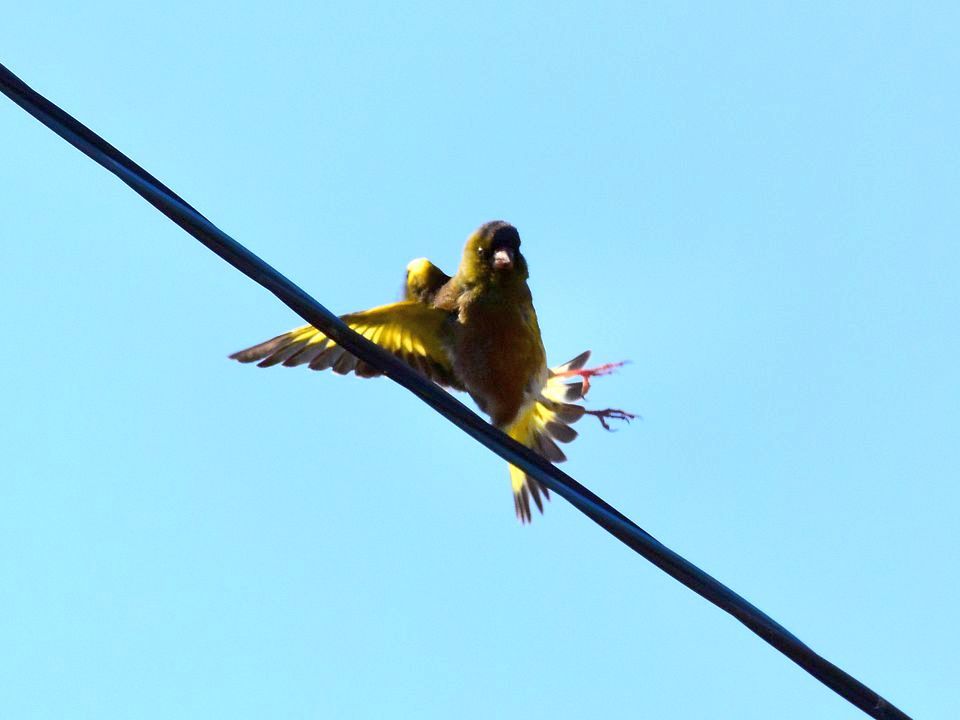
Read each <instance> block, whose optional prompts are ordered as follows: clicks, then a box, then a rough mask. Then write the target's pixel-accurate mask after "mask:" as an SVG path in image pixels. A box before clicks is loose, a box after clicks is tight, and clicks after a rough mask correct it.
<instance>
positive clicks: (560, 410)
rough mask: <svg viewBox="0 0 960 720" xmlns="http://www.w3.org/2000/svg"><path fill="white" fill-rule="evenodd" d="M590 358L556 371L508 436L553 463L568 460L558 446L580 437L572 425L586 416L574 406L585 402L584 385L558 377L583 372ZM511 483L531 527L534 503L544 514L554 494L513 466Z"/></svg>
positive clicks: (580, 358)
mask: <svg viewBox="0 0 960 720" xmlns="http://www.w3.org/2000/svg"><path fill="white" fill-rule="evenodd" d="M589 357H590V352H589V351H587V352H585V353H581V354H580V355H578V356H577V357H575V358H574V359H573V360H570V361H569V362H566V363H564V364H563V365H560V366H559V367H556V368H552V369H551V370H550V373H549V375H548V377H547V382H546V383H545V384H544V386H543V388H542V389H541V390H540V393H539V395H538V396H537V397H536V399H535V400H533V401H532V402H530V403H529V405H527V406H526V407H525V408H524V409H523V410H521V411H520V414H519V415H518V416H517V419H516V420H514V421H513V423H511V424H510V425H509V426H508V427H507V428H506V432H507V434H508V435H510V437H512V438H513V439H514V440H516V441H517V442H520V443H523V444H524V445H526V446H527V447H528V448H530V449H531V450H534V451H535V452H536V453H538V454H539V455H542V456H543V457H544V458H545V459H546V460H549V461H550V462H553V463H559V462H563V461H564V460H566V459H567V458H566V455H564V453H563V450H561V449H560V446H559V445H557V443H558V442H560V443H569V442H572V441H573V440H574V439H575V438H576V437H577V431H576V430H574V429H573V428H572V427H570V425H572V424H573V423H575V422H577V420H579V419H580V418H582V417H583V415H584V412H585V411H584V408H583V407H582V406H581V405H575V404H574V403H575V402H576V401H578V400H582V399H583V391H584V384H583V381H582V380H576V381H574V382H568V379H567V378H563V377H559V376H558V373H562V372H565V371H567V370H578V369H580V368H581V367H583V366H584V365H585V364H586V362H587V360H588V359H589ZM510 482H511V485H512V486H513V504H514V509H515V510H516V512H517V518H519V520H520V522H521V523H528V522H530V521H531V520H532V519H533V513H532V510H531V505H530V499H531V498H532V499H533V504H534V505H536V506H537V509H538V510H539V511H540V512H541V513H542V512H543V498H546V499H547V500H549V499H550V492H549V490H547V488H546V487H545V486H544V485H542V484H541V483H539V482H538V481H537V480H535V479H534V478H532V477H530V476H529V475H527V474H526V473H525V472H523V471H522V470H520V469H519V468H517V467H515V466H513V465H511V466H510Z"/></svg>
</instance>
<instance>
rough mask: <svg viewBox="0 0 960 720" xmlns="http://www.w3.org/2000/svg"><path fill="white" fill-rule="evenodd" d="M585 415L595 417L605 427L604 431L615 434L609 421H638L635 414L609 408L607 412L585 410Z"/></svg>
mask: <svg viewBox="0 0 960 720" xmlns="http://www.w3.org/2000/svg"><path fill="white" fill-rule="evenodd" d="M584 413H585V414H587V415H593V416H594V417H595V418H596V419H597V420H599V421H600V424H601V425H603V429H604V430H608V431H610V432H613V428H612V427H610V424H609V423H608V422H607V420H623V421H624V422H627V423H629V422H630V421H631V420H634V419H636V417H637V416H636V415H634V414H633V413H628V412H627V411H626V410H616V409H614V408H607V409H606V410H584Z"/></svg>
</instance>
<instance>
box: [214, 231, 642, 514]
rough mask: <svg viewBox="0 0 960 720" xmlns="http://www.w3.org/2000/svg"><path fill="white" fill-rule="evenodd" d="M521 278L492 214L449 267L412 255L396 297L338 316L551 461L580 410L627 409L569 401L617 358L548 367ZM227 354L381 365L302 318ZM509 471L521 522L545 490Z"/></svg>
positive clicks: (520, 260) (269, 362) (347, 368)
mask: <svg viewBox="0 0 960 720" xmlns="http://www.w3.org/2000/svg"><path fill="white" fill-rule="evenodd" d="M528 278H529V270H528V266H527V260H526V258H525V257H524V256H523V254H522V253H521V252H520V235H519V233H518V231H517V229H516V228H515V227H514V226H513V225H511V224H510V223H508V222H505V221H503V220H495V221H492V222H487V223H484V224H483V225H481V226H480V227H479V228H478V229H477V230H475V231H474V232H473V233H471V234H470V236H469V237H468V238H467V242H466V245H465V246H464V249H463V255H462V258H461V260H460V265H459V267H458V268H457V271H456V273H455V274H454V275H453V276H450V275H447V274H446V273H444V272H443V271H442V270H441V269H440V268H438V267H437V266H436V265H434V264H433V263H432V262H430V261H429V260H427V259H426V258H417V259H416V260H412V261H411V262H410V263H409V264H408V265H407V269H406V279H405V282H404V287H403V299H402V300H400V301H399V302H394V303H390V304H387V305H381V306H379V307H374V308H371V309H369V310H364V311H361V312H355V313H349V314H347V315H342V316H341V318H340V319H341V320H343V322H344V323H346V325H347V326H349V327H350V328H351V329H353V330H355V331H356V332H358V333H359V334H361V335H363V336H364V337H365V338H367V339H368V340H370V341H371V342H374V343H376V344H378V345H380V346H381V347H383V348H384V349H385V350H387V351H389V352H391V353H393V354H394V355H396V356H398V357H400V358H401V359H402V360H404V361H405V362H406V363H407V364H408V365H410V366H411V367H412V368H413V369H414V370H416V371H418V372H420V373H422V374H423V375H425V376H426V377H427V378H429V379H430V380H432V381H434V382H435V383H437V384H438V385H440V386H442V387H445V388H449V389H451V390H457V391H463V392H466V393H468V394H469V395H470V397H471V398H473V400H474V402H476V404H477V406H478V407H479V408H480V410H482V411H483V412H484V413H486V414H487V415H488V416H489V418H490V421H491V423H492V424H493V425H494V426H496V427H497V428H499V429H500V430H503V431H504V432H505V433H507V435H509V436H510V437H511V438H513V439H514V440H517V441H518V442H520V443H522V444H523V445H526V446H527V447H529V448H531V449H532V450H534V451H535V452H537V453H539V454H540V455H541V456H542V457H544V458H545V459H546V460H548V461H550V462H552V463H558V462H563V461H564V460H565V459H566V456H565V454H564V452H563V451H562V450H561V449H560V447H559V446H558V445H557V443H558V442H560V443H569V442H571V441H573V440H574V439H575V438H576V437H577V431H576V430H574V429H573V428H572V427H571V425H573V424H574V423H576V422H577V421H578V420H580V419H581V418H582V417H583V416H584V415H593V416H595V417H596V418H597V419H599V421H600V423H601V425H602V426H603V427H604V428H605V429H607V430H610V429H611V427H610V424H609V423H608V421H609V420H624V421H627V422H629V421H630V420H632V419H633V418H635V417H636V416H635V415H633V414H632V413H628V412H626V411H623V410H617V409H612V408H608V409H604V410H590V409H587V408H586V407H584V406H583V405H581V404H578V401H581V400H583V399H584V396H585V395H586V394H587V391H588V390H589V389H590V381H591V379H592V378H594V377H597V376H602V375H607V374H609V373H611V372H613V371H614V370H615V369H616V368H618V367H620V366H621V365H623V364H624V363H623V362H615V363H605V364H603V365H599V366H596V367H592V368H587V367H586V364H587V361H588V359H589V357H590V351H589V350H588V351H586V352H583V353H580V354H579V355H577V356H576V357H575V358H573V359H572V360H569V361H567V362H565V363H563V364H561V365H558V366H556V367H553V368H549V367H548V366H547V359H546V357H547V356H546V351H545V349H544V346H543V339H542V337H541V334H540V326H539V324H538V321H537V313H536V310H535V309H534V306H533V297H532V295H531V292H530V288H529V285H528V284H527V280H528ZM230 359H232V360H237V361H239V362H241V363H254V362H256V363H257V364H258V365H259V366H260V367H273V366H276V365H281V366H285V367H297V366H303V365H306V366H308V367H309V368H310V369H311V370H325V369H331V370H333V372H335V373H338V374H341V375H347V374H349V373H354V374H355V375H357V376H359V377H362V378H370V377H376V376H378V375H381V374H382V373H381V372H380V371H379V370H378V369H377V368H375V367H373V366H372V365H370V364H368V363H366V362H365V361H363V360H360V359H359V358H357V357H356V356H354V355H353V354H351V353H349V352H348V351H346V350H344V349H343V348H342V347H341V346H339V345H338V344H337V343H336V342H334V341H333V340H332V339H331V338H329V337H327V336H326V335H325V334H324V333H323V332H321V331H320V330H318V329H316V328H315V327H313V326H311V325H305V326H303V327H299V328H296V329H294V330H291V331H289V332H286V333H283V334H282V335H277V336H276V337H274V338H271V339H270V340H266V341H265V342H261V343H259V344H257V345H253V346H252V347H249V348H246V349H244V350H240V351H239V352H235V353H233V354H232V355H230ZM509 470H510V481H511V488H512V490H513V500H514V510H515V512H516V515H517V518H518V519H519V520H520V522H521V523H522V524H526V523H529V522H531V521H532V519H533V513H532V509H531V500H532V501H533V504H534V505H535V506H536V507H537V509H538V510H539V511H540V513H543V501H544V500H549V498H550V493H549V491H548V490H547V488H546V487H544V486H543V485H542V484H541V483H539V482H538V481H537V480H535V479H534V478H532V477H530V476H529V475H527V474H526V473H524V472H523V471H522V470H520V469H519V468H517V467H515V466H514V465H510V468H509Z"/></svg>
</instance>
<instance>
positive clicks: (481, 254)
mask: <svg viewBox="0 0 960 720" xmlns="http://www.w3.org/2000/svg"><path fill="white" fill-rule="evenodd" d="M485 252H486V251H485V250H484V249H483V248H482V247H478V248H477V255H479V256H480V257H483V254H484V253H485Z"/></svg>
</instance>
